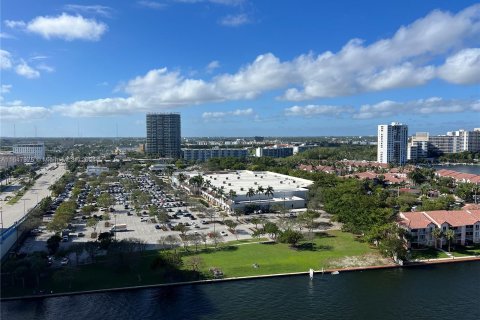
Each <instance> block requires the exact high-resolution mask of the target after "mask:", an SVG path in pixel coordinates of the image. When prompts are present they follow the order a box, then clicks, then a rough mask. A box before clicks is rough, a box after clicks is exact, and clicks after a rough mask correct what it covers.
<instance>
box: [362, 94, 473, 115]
mask: <svg viewBox="0 0 480 320" xmlns="http://www.w3.org/2000/svg"><path fill="white" fill-rule="evenodd" d="M479 106H480V100H460V99H457V100H455V99H442V98H438V97H432V98H428V99H419V100H414V101H407V102H396V101H390V100H385V101H382V102H379V103H376V104H372V105H370V104H367V105H362V106H361V107H360V109H359V110H358V112H356V113H355V114H354V116H353V117H354V118H355V119H372V118H385V117H391V116H396V115H400V114H436V113H458V112H466V111H476V110H479Z"/></svg>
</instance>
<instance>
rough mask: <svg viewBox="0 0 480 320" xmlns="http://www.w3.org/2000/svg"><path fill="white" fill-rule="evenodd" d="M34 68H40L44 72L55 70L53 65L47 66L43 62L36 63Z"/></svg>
mask: <svg viewBox="0 0 480 320" xmlns="http://www.w3.org/2000/svg"><path fill="white" fill-rule="evenodd" d="M36 68H37V69H39V70H42V71H46V72H54V71H55V68H54V67H51V66H49V65H48V64H45V63H41V64H39V65H37V67H36Z"/></svg>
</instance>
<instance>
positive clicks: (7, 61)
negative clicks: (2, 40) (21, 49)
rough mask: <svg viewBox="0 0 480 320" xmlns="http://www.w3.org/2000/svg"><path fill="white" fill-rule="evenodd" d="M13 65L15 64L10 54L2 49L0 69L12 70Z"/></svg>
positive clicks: (0, 51) (0, 52) (0, 50)
mask: <svg viewBox="0 0 480 320" xmlns="http://www.w3.org/2000/svg"><path fill="white" fill-rule="evenodd" d="M12 65H13V63H12V58H11V54H10V52H8V51H6V50H2V49H0V69H1V70H5V69H10V68H11V67H12Z"/></svg>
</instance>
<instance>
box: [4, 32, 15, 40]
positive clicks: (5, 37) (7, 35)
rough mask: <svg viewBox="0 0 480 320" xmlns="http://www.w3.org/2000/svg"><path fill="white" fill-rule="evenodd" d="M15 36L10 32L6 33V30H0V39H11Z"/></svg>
mask: <svg viewBox="0 0 480 320" xmlns="http://www.w3.org/2000/svg"><path fill="white" fill-rule="evenodd" d="M13 38H15V37H14V36H12V35H11V34H8V33H6V32H0V39H13Z"/></svg>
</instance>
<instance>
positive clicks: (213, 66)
mask: <svg viewBox="0 0 480 320" xmlns="http://www.w3.org/2000/svg"><path fill="white" fill-rule="evenodd" d="M218 68H220V62H218V61H217V60H213V61H212V62H210V63H209V64H208V65H207V67H206V68H205V69H206V70H207V73H212V72H213V71H214V70H215V69H218Z"/></svg>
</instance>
